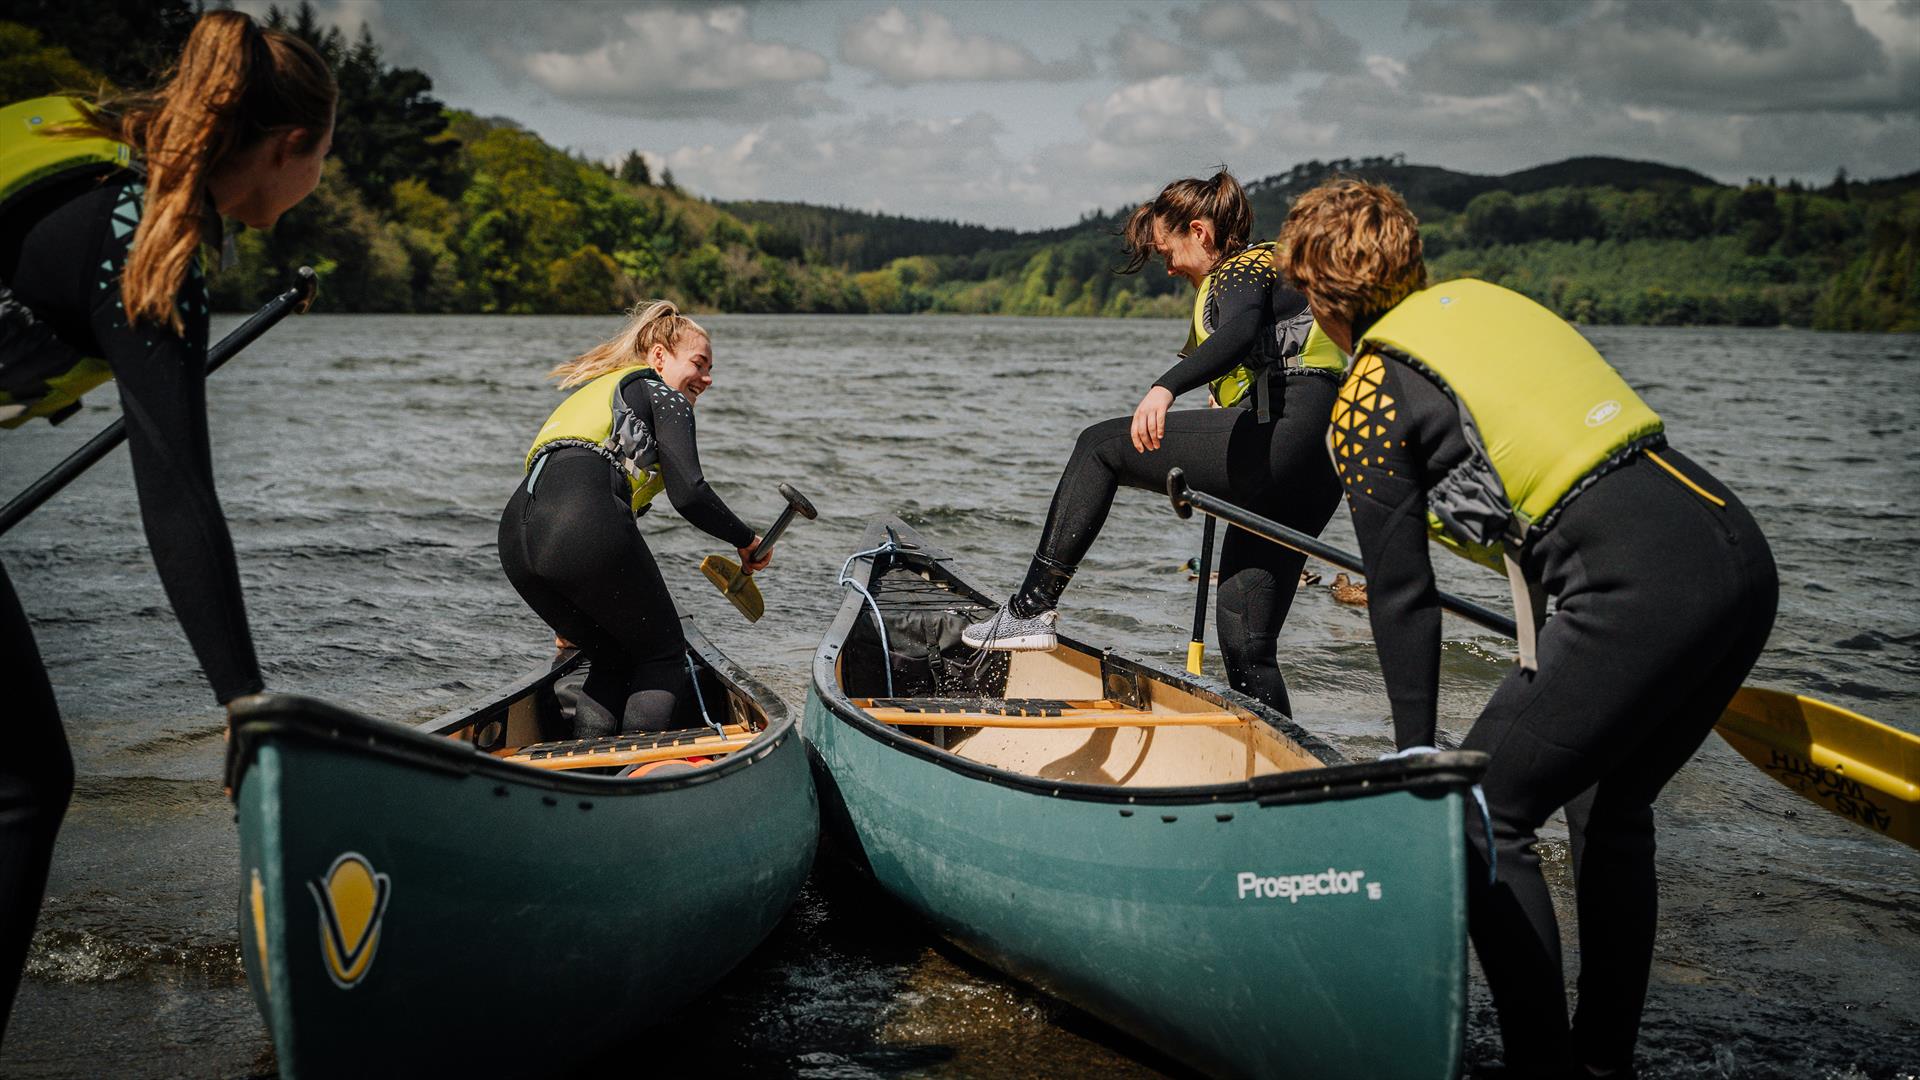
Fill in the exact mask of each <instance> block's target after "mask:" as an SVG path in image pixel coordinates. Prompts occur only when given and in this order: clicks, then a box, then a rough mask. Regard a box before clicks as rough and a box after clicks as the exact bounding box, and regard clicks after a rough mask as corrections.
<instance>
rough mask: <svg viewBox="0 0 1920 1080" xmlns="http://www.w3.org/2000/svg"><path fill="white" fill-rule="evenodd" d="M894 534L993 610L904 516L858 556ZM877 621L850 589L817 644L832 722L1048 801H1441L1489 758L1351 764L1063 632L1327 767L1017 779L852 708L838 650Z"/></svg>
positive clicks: (1234, 700)
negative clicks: (1234, 775)
mask: <svg viewBox="0 0 1920 1080" xmlns="http://www.w3.org/2000/svg"><path fill="white" fill-rule="evenodd" d="M889 535H891V536H893V537H894V538H895V539H897V540H898V541H900V542H901V544H902V548H903V551H902V552H901V553H900V554H898V555H894V556H891V558H894V559H896V560H899V559H903V558H904V559H905V560H910V561H912V562H918V563H924V567H923V569H925V570H928V571H931V572H934V573H937V574H939V575H940V576H941V577H942V578H943V579H944V580H945V582H946V583H947V584H948V585H950V586H952V587H953V588H954V589H955V591H957V592H959V593H961V594H963V595H965V596H967V597H969V598H971V599H974V600H976V601H977V602H979V603H981V604H984V605H989V606H991V605H992V604H994V603H995V602H994V601H993V600H992V599H991V598H990V597H988V596H986V595H985V594H983V593H981V592H979V591H978V590H977V589H975V588H973V586H971V585H969V584H968V583H967V582H965V581H963V580H962V579H961V578H960V577H959V576H958V575H957V574H956V573H955V572H954V571H953V570H952V568H951V567H950V566H948V565H946V564H948V563H950V562H951V561H952V556H951V555H949V554H947V553H946V552H945V551H944V550H942V549H940V548H939V547H937V546H935V545H932V544H930V543H928V542H926V541H925V540H923V539H921V537H920V536H919V534H918V533H916V532H915V531H914V530H913V528H912V527H911V526H909V525H907V524H906V523H904V522H902V521H900V520H898V519H895V518H888V519H882V520H878V521H874V522H872V523H870V524H869V525H868V526H867V529H866V532H865V534H864V536H863V537H862V539H861V542H860V546H861V549H862V550H865V549H868V548H873V547H877V546H879V545H880V544H882V543H884V542H885V541H886V540H887V539H888V537H889ZM875 564H876V559H875V558H874V557H871V556H869V557H867V558H864V559H859V560H856V561H855V564H854V569H853V570H852V571H851V573H852V575H853V577H854V579H855V580H856V581H858V582H859V583H860V585H861V586H863V587H868V588H870V587H871V585H872V579H873V573H874V568H875ZM871 618H872V611H871V609H870V608H869V607H868V606H867V602H866V599H865V598H864V597H863V596H861V595H860V594H859V593H857V592H854V591H852V590H849V591H848V593H847V596H846V598H845V600H844V601H843V602H842V603H841V605H840V610H839V612H838V613H837V614H836V615H835V618H834V621H833V623H832V625H831V626H830V627H829V628H828V630H827V633H826V635H825V637H824V638H823V639H822V640H821V643H820V647H819V648H818V649H817V650H816V651H815V653H814V661H813V677H812V692H813V694H814V696H815V697H817V698H818V699H819V700H820V702H821V704H822V705H823V706H824V707H825V710H826V711H827V712H828V713H829V714H831V715H832V716H833V717H834V719H836V720H838V721H840V722H841V723H843V724H845V725H846V726H847V727H849V728H851V729H853V730H855V731H858V732H860V733H861V734H862V735H864V736H866V737H867V738H869V739H873V740H875V741H877V742H880V743H883V744H885V745H887V746H889V747H891V748H892V749H894V750H898V751H901V752H903V753H906V754H910V755H912V756H914V757H916V758H919V759H921V760H923V761H927V762H930V763H932V764H935V765H938V766H940V767H941V768H943V769H946V770H947V771H948V772H952V773H956V774H959V775H960V776H962V777H965V778H967V779H971V780H977V781H982V782H985V783H988V784H993V785H995V786H998V787H1004V788H1011V789H1015V790H1019V791H1024V792H1028V793H1031V794H1036V795H1045V796H1048V797H1051V798H1062V799H1071V800H1075V801H1080V802H1093V803H1111V804H1118V805H1123V806H1124V805H1129V804H1132V805H1169V804H1194V803H1225V802H1236V803H1243V802H1256V803H1258V804H1259V805H1261V806H1277V805H1282V804H1291V803H1303V802H1319V801H1333V800H1339V799H1352V798H1364V797H1368V796H1373V795H1381V794H1386V793H1389V792H1396V791H1408V792H1413V793H1416V794H1424V793H1428V792H1431V793H1434V794H1442V793H1444V792H1446V791H1449V790H1460V789H1463V788H1465V787H1467V786H1469V785H1471V784H1473V783H1475V782H1477V781H1478V780H1479V778H1480V775H1481V773H1483V772H1484V771H1485V769H1486V762H1487V756H1486V755H1485V754H1482V753H1478V752H1475V751H1462V750H1447V751H1441V752H1440V753H1437V754H1426V755H1420V756H1417V757H1408V758H1394V759H1389V760H1384V761H1366V762H1348V761H1346V759H1345V758H1344V756H1343V755H1341V754H1340V753H1339V751H1338V750H1336V749H1334V748H1333V747H1332V746H1331V745H1330V744H1328V743H1327V742H1326V741H1325V740H1323V739H1321V738H1320V737H1318V736H1316V735H1314V734H1313V733H1311V732H1309V731H1307V730H1306V729H1305V728H1302V727H1300V726H1299V725H1298V724H1296V723H1294V721H1293V720H1292V719H1290V718H1289V717H1287V716H1285V715H1283V714H1280V713H1278V712H1275V711H1274V710H1273V709H1270V708H1268V707H1267V706H1266V705H1264V704H1262V703H1261V702H1259V701H1258V700H1256V699H1254V698H1252V697H1249V696H1247V695H1245V694H1242V693H1240V692H1239V691H1237V690H1234V689H1232V688H1230V687H1228V686H1225V685H1224V684H1221V683H1220V682H1218V681H1217V680H1214V679H1211V678H1207V677H1204V676H1201V677H1196V676H1194V675H1191V674H1189V673H1187V672H1185V671H1175V670H1174V669H1172V668H1168V667H1162V666H1161V665H1159V664H1155V663H1153V662H1151V661H1148V660H1143V659H1140V658H1137V657H1132V656H1126V655H1123V654H1118V653H1115V652H1114V651H1113V650H1112V649H1110V648H1102V647H1097V646H1092V645H1087V644H1085V643H1083V642H1080V641H1077V640H1075V639H1073V638H1071V637H1069V636H1067V635H1065V634H1062V635H1060V640H1061V643H1062V645H1063V646H1065V647H1070V648H1078V649H1081V650H1083V651H1085V652H1088V653H1090V654H1093V655H1097V656H1099V657H1100V658H1101V666H1102V669H1103V670H1107V669H1112V670H1115V671H1119V672H1122V673H1133V674H1139V675H1142V676H1145V677H1146V678H1148V679H1150V680H1152V681H1155V682H1162V683H1168V684H1171V685H1174V686H1178V687H1179V688H1181V689H1182V690H1185V691H1187V692H1189V693H1193V694H1196V695H1198V696H1200V697H1202V698H1206V699H1210V700H1213V701H1215V702H1217V703H1218V704H1220V705H1221V706H1222V707H1223V708H1225V709H1227V710H1228V711H1232V712H1239V713H1246V714H1249V715H1248V720H1249V721H1250V722H1251V721H1259V722H1263V723H1265V724H1267V725H1268V726H1270V727H1271V728H1273V729H1274V731H1276V732H1277V733H1278V734H1280V735H1282V736H1284V737H1286V738H1288V739H1291V740H1293V741H1294V742H1296V743H1298V744H1299V745H1300V746H1301V747H1302V748H1303V749H1305V750H1306V751H1307V752H1309V753H1311V754H1313V755H1314V756H1315V757H1318V758H1320V760H1322V761H1326V762H1328V764H1326V765H1324V766H1322V767H1320V768H1314V769H1294V770H1289V771H1286V772H1279V773H1269V774H1266V775H1263V776H1256V777H1253V778H1251V779H1247V780H1237V781H1230V782H1228V783H1223V784H1197V785H1184V786H1177V787H1141V788H1126V787H1117V786H1114V785H1109V784H1088V783H1080V782H1075V781H1064V780H1046V779H1042V778H1040V777H1036V776H1032V775H1029V774H1026V773H1018V772H1013V771H1011V770H1008V769H1002V768H999V767H996V766H993V765H987V764H984V763H982V762H978V761H974V760H971V759H969V758H965V757H962V756H960V755H958V754H955V753H951V752H949V751H946V750H942V749H940V748H938V747H936V746H934V745H933V744H932V743H929V742H926V741H924V740H922V739H917V738H915V737H913V736H912V735H909V734H907V733H906V732H903V731H901V730H899V729H898V728H895V727H892V726H890V725H887V724H883V723H881V722H880V721H878V720H875V719H874V718H873V717H872V716H870V715H868V714H867V712H866V710H864V709H862V708H860V707H859V706H857V705H854V704H853V702H852V700H851V698H850V697H849V695H848V694H847V693H846V692H845V690H844V689H843V688H842V687H841V686H840V681H839V678H838V676H837V674H836V672H835V663H836V661H837V660H838V658H839V654H840V649H841V647H842V646H843V645H844V644H845V642H846V640H847V638H848V636H849V635H850V634H851V633H852V632H853V629H854V627H855V626H856V625H857V623H858V621H859V620H861V619H867V620H871Z"/></svg>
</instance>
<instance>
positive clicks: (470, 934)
mask: <svg viewBox="0 0 1920 1080" xmlns="http://www.w3.org/2000/svg"><path fill="white" fill-rule="evenodd" d="M681 625H682V627H683V628H684V629H685V631H686V636H687V640H688V643H689V644H690V645H691V646H692V649H693V652H694V655H695V656H697V657H698V659H699V661H700V665H701V670H700V679H699V687H700V690H701V698H702V699H703V701H702V704H703V706H704V710H705V714H706V715H707V716H709V717H711V718H712V720H713V721H714V722H715V724H717V725H719V727H720V728H721V729H722V731H724V733H725V734H724V735H723V734H722V733H721V732H718V731H716V730H715V729H714V728H712V727H703V728H697V729H690V730H684V731H676V732H668V733H662V734H657V735H650V736H633V737H615V738H606V739H592V740H571V741H564V742H544V743H543V742H542V741H541V740H542V738H543V737H544V736H547V735H551V734H553V733H554V732H555V728H556V726H557V724H558V708H557V702H556V694H555V690H556V683H559V682H560V681H561V680H562V679H563V678H565V677H566V676H568V675H569V674H570V673H572V672H573V669H574V668H576V667H577V666H578V664H579V658H578V657H577V656H572V657H569V658H568V659H567V660H566V661H565V662H564V663H561V664H559V665H557V666H555V667H554V668H553V669H552V670H547V671H541V672H538V673H535V674H534V675H531V676H529V677H527V678H525V679H523V680H521V681H520V682H519V683H517V684H515V685H513V686H511V687H509V688H507V689H505V690H503V691H500V692H499V693H498V694H496V695H493V696H492V697H490V698H489V699H488V700H486V701H485V702H484V703H482V704H479V705H478V706H477V707H474V708H471V709H466V710H461V711H459V712H457V713H455V714H451V715H449V716H447V717H444V718H441V719H439V720H435V721H431V722H429V723H425V724H421V725H419V726H417V727H408V726H403V725H399V724H392V723H387V722H383V721H379V720H373V719H368V718H367V717H364V716H358V715H355V714H353V713H351V712H347V711H344V710H341V709H338V708H334V707H332V706H329V705H326V704H323V703H321V702H317V701H312V700H309V699H303V698H295V697H286V696H281V695H268V694H263V695H258V696H255V697H252V698H247V699H243V700H242V701H240V702H239V703H238V704H237V706H236V708H235V710H234V727H233V734H232V742H231V745H230V755H231V756H230V762H229V778H230V781H231V784H232V788H233V792H234V802H235V804H236V806H237V808H238V812H239V823H240V905H239V907H240V911H239V915H240V941H241V952H242V955H243V957H244V960H245V963H246V970H247V978H248V981H249V982H250V983H251V984H252V988H253V995H254V999H255V1001H256V1002H257V1003H258V1005H259V1006H260V1011H261V1013H262V1015H263V1016H265V1018H266V1021H267V1026H268V1027H269V1029H271V1032H272V1035H273V1042H274V1047H275V1049H276V1051H277V1053H278V1058H279V1067H280V1075H281V1076H283V1077H330V1076H353V1075H392V1074H398V1073H407V1074H417V1073H418V1072H419V1071H421V1070H423V1069H427V1067H428V1066H429V1065H430V1066H431V1068H430V1070H428V1071H431V1072H432V1073H434V1074H435V1075H445V1076H472V1075H487V1076H546V1075H552V1074H555V1073H560V1072H564V1071H565V1070H566V1069H567V1068H568V1067H569V1066H570V1065H572V1064H574V1063H577V1062H579V1061H580V1060H582V1059H585V1058H588V1057H590V1056H591V1055H593V1054H595V1053H596V1052H598V1051H601V1050H604V1049H606V1048H607V1047H608V1046H609V1045H610V1044H613V1043H617V1042H619V1041H621V1040H623V1039H625V1038H627V1037H629V1036H630V1035H631V1033H632V1032H633V1031H634V1030H635V1029H637V1028H639V1027H642V1026H644V1025H646V1024H648V1023H650V1022H652V1021H655V1020H659V1019H661V1018H663V1017H665V1016H666V1015H667V1014H669V1013H670V1012H671V1011H672V1010H674V1009H676V1008H678V1007H679V1006H680V1005H682V1004H684V1003H686V1002H687V1001H689V1000H690V999H692V998H693V997H694V996H696V995H698V994H699V993H700V992H701V991H703V990H704V989H706V988H707V987H708V986H710V985H712V984H713V983H714V982H716V981H718V980H719V979H720V977H721V976H723V975H725V974H726V973H727V972H728V971H729V970H731V969H732V968H733V967H734V966H735V965H737V964H738V963H739V962H740V961H741V960H742V959H744V958H745V957H746V956H747V954H748V953H750V952H751V951H753V949H754V948H755V947H756V946H757V945H759V944H760V942H761V941H762V940H764V939H765V938H766V936H767V934H768V933H769V932H770V931H772V929H773V927H774V925H775V924H776V923H777V922H778V921H779V920H780V918H781V916H782V915H783V914H784V913H785V912H786V910H787V908H788V906H789V905H790V904H791V903H792V902H793V900H794V898H795V896H797V895H798V893H799V891H800V886H801V883H802V882H803V881H804V880H805V878H806V876H807V872H808V870H809V868H810V867H811V865H812V863H813V854H814V847H815V843H816V841H817V839H818V834H819V813H818V807H817V804H816V802H815V798H814V789H813V784H812V781H811V779H810V776H809V771H808V767H807V762H806V758H805V752H804V750H803V749H802V745H801V742H800V740H799V738H798V737H797V732H796V731H795V728H794V723H793V720H792V718H791V717H789V716H788V715H787V711H786V707H785V706H784V705H783V704H782V703H781V701H780V699H779V698H778V697H776V696H774V694H773V693H772V692H771V691H769V690H768V689H767V688H766V687H764V686H762V685H761V684H760V683H759V682H758V681H756V680H755V679H754V678H753V677H752V676H751V675H749V674H747V673H746V672H745V671H743V670H741V669H740V668H739V667H737V666H735V665H734V664H733V663H731V662H730V661H729V660H727V658H726V657H724V656H722V655H721V654H720V652H719V651H718V650H716V649H715V648H714V647H713V646H712V645H711V644H709V643H708V642H707V641H706V640H705V639H704V638H703V637H701V636H700V634H699V632H698V631H697V630H696V629H695V628H694V627H693V624H692V623H691V622H690V621H689V620H686V619H682V620H681ZM563 692H564V690H563ZM699 712H700V710H695V715H694V716H693V718H692V722H694V723H699V722H700V716H699ZM716 754H722V755H723V756H714V755H716ZM690 755H700V756H704V757H709V758H710V759H711V760H710V763H708V764H704V765H699V766H698V767H689V766H687V765H685V764H681V765H678V766H669V765H660V764H654V765H653V767H652V768H651V769H650V770H649V771H648V773H647V775H637V774H636V775H632V776H620V775H616V774H617V773H619V772H620V771H622V770H623V769H632V768H635V767H636V766H637V764H638V763H640V762H655V763H657V762H660V761H663V760H665V759H670V758H684V757H687V756H690ZM514 758H517V759H518V760H511V759H514ZM641 767H644V766H641Z"/></svg>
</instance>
